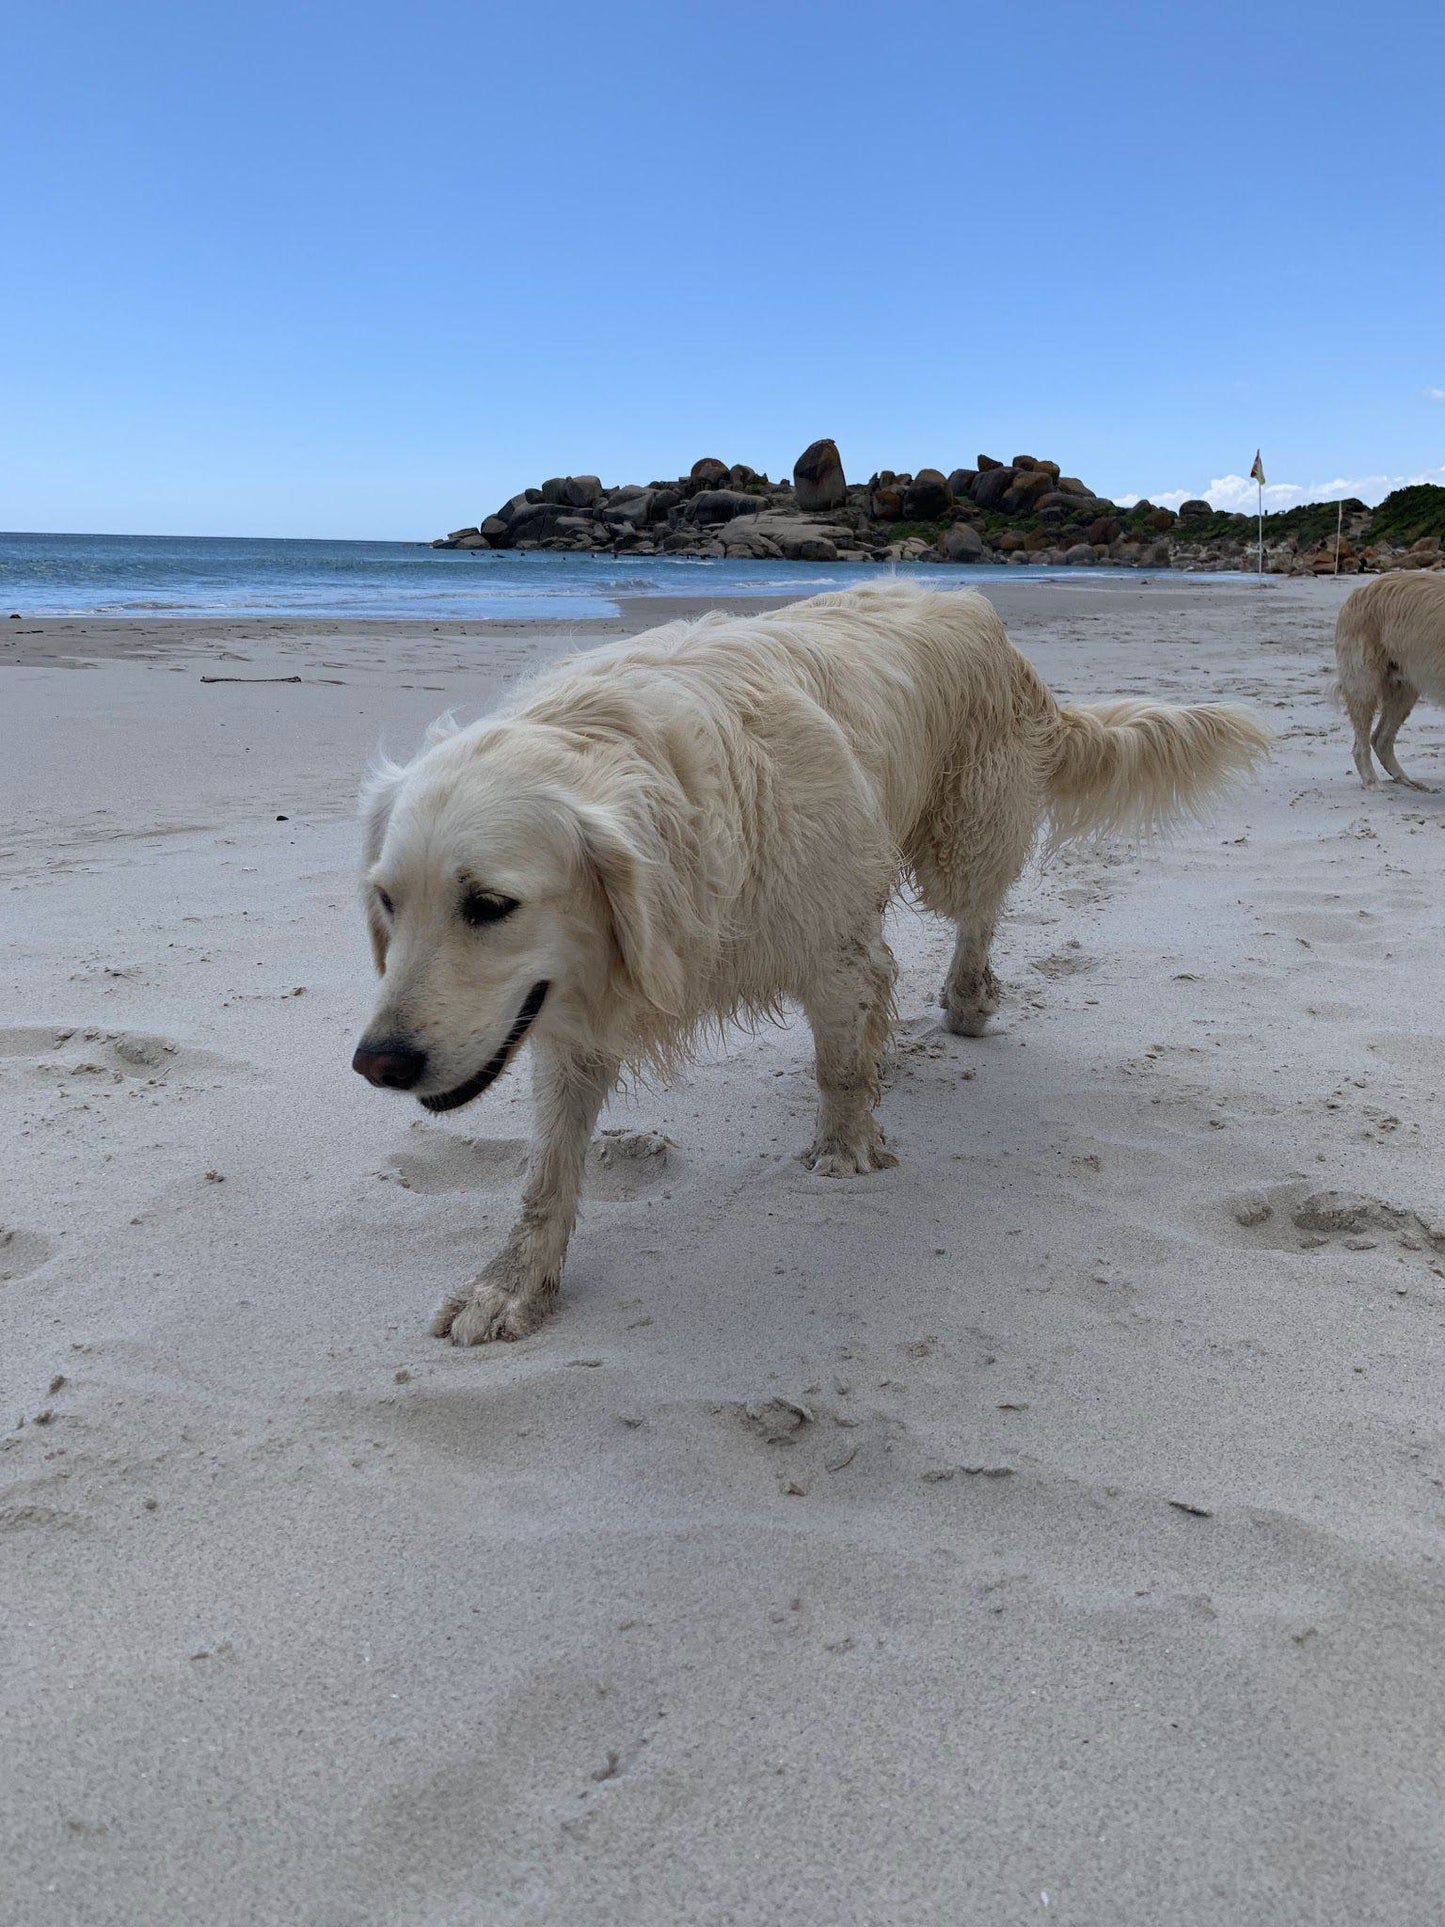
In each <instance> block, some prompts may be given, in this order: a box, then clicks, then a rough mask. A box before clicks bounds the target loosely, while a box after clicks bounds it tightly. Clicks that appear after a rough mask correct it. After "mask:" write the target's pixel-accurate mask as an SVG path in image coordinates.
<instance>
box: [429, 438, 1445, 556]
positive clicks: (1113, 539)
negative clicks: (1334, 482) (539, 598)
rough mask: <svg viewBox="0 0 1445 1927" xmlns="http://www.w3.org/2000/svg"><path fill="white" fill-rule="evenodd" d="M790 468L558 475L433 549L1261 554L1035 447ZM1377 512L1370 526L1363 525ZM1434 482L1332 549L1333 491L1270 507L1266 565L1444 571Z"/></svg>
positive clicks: (1209, 515)
mask: <svg viewBox="0 0 1445 1927" xmlns="http://www.w3.org/2000/svg"><path fill="white" fill-rule="evenodd" d="M793 477H794V479H793V481H792V482H788V481H779V482H770V481H769V480H768V477H767V476H766V475H765V474H762V473H760V472H759V471H758V470H757V469H754V468H751V467H750V466H749V465H748V464H747V463H746V462H735V463H733V464H732V465H731V466H729V465H728V464H727V463H725V462H722V461H720V460H718V459H717V458H716V457H714V456H706V457H704V458H703V459H702V460H701V461H698V462H694V463H693V465H692V467H691V469H690V470H689V471H688V473H687V474H686V475H680V476H677V477H674V478H671V479H661V480H654V481H651V482H647V483H632V484H629V485H627V486H625V487H620V488H608V487H606V486H604V484H603V482H602V481H601V479H600V477H598V476H596V475H554V476H550V477H549V478H548V479H547V480H546V481H545V482H544V483H543V484H542V485H541V487H540V488H527V489H523V490H521V491H520V492H519V493H518V494H516V495H513V496H512V497H511V499H510V500H509V501H506V502H504V503H503V504H502V506H501V507H500V508H499V509H498V510H497V512H496V513H495V514H494V515H489V516H488V517H487V518H486V519H485V521H483V522H481V523H479V524H477V525H474V526H470V527H467V528H459V529H453V530H452V531H451V533H450V534H449V535H447V536H445V537H443V538H442V539H440V540H438V541H437V542H434V543H433V544H432V546H433V548H447V549H458V550H468V551H471V552H473V553H475V552H477V551H482V550H497V549H501V550H507V549H517V550H522V551H528V550H535V549H542V550H547V551H551V552H564V553H565V552H568V551H571V552H576V553H596V552H599V551H612V552H615V553H618V554H628V555H633V554H636V555H657V554H667V555H690V556H715V557H720V558H725V559H728V560H733V561H778V560H794V561H804V562H858V563H863V562H875V563H887V562H896V561H903V562H934V563H940V564H944V565H950V564H952V565H960V564H977V563H981V562H983V563H993V564H995V565H1000V564H1009V565H1012V564H1023V563H1034V564H1039V563H1043V564H1046V565H1054V564H1057V565H1061V566H1066V567H1070V568H1094V567H1099V566H1101V565H1111V566H1114V567H1118V568H1150V569H1155V568H1183V569H1191V570H1205V571H1208V570H1225V569H1228V570H1237V569H1240V568H1253V567H1254V566H1255V565H1256V550H1255V546H1254V545H1255V540H1256V524H1255V521H1254V518H1253V517H1252V516H1247V515H1242V514H1224V513H1221V512H1219V511H1217V510H1215V509H1214V508H1212V507H1211V506H1210V504H1209V503H1208V502H1206V501H1204V500H1202V499H1194V500H1191V501H1187V502H1184V503H1182V504H1181V506H1180V508H1179V510H1178V513H1177V514H1176V513H1175V511H1173V510H1172V509H1167V508H1160V507H1157V506H1156V505H1155V504H1154V503H1152V502H1149V501H1139V502H1136V503H1134V504H1133V505H1132V506H1130V507H1127V508H1120V507H1119V506H1117V505H1116V504H1115V503H1114V502H1111V501H1109V500H1107V499H1106V498H1104V497H1103V496H1099V495H1095V493H1094V492H1093V490H1092V489H1090V488H1088V487H1087V486H1086V485H1085V484H1084V483H1083V482H1082V481H1080V480H1079V478H1078V477H1077V476H1073V475H1065V474H1064V473H1063V472H1062V470H1061V468H1060V466H1059V464H1058V463H1057V462H1054V461H1049V460H1047V459H1045V458H1043V457H1041V456H1035V455H1015V456H1014V457H1013V458H1012V460H1010V461H1007V462H1003V461H1000V460H998V459H997V458H995V457H994V456H991V455H979V456H978V458H977V460H976V462H975V464H974V465H973V466H972V467H962V466H961V467H957V468H954V469H951V470H945V469H944V468H943V467H942V466H939V467H937V468H920V469H917V470H916V471H913V472H906V471H905V472H895V471H894V470H892V469H880V470H879V471H878V472H877V473H876V474H875V475H873V476H871V477H870V478H869V480H868V481H867V483H866V484H860V485H855V486H854V487H851V488H850V487H849V486H848V482H847V477H846V475H845V473H844V470H843V463H842V459H841V457H840V455H839V453H838V448H837V445H836V443H834V442H832V441H827V440H824V441H817V442H814V443H813V444H812V445H811V446H810V447H809V448H807V449H806V450H805V451H804V452H803V454H802V455H801V456H800V457H799V458H798V462H797V464H796V466H795V468H794V471H793ZM1372 525H1373V526H1372ZM1442 536H1445V489H1438V488H1433V487H1431V486H1428V485H1415V486H1412V487H1411V488H1409V489H1405V490H1399V491H1397V492H1396V494H1395V495H1393V496H1391V497H1389V498H1388V499H1387V501H1386V502H1384V503H1382V504H1381V505H1380V508H1379V509H1378V510H1373V511H1372V510H1369V509H1367V508H1366V507H1365V504H1364V503H1363V502H1351V503H1347V504H1346V505H1345V523H1344V530H1343V536H1342V539H1341V541H1340V544H1339V551H1338V558H1337V556H1336V545H1335V507H1334V504H1332V503H1330V504H1315V505H1313V506H1306V507H1305V508H1302V509H1295V510H1290V511H1288V512H1286V513H1283V514H1279V515H1273V516H1266V518H1265V569H1266V572H1267V573H1270V574H1297V575H1305V574H1312V575H1319V574H1327V573H1333V572H1334V569H1335V567H1336V562H1337V560H1338V566H1339V570H1340V573H1341V574H1346V575H1348V574H1358V573H1360V572H1362V571H1369V570H1374V569H1391V568H1397V569H1445V554H1442V549H1441V537H1442Z"/></svg>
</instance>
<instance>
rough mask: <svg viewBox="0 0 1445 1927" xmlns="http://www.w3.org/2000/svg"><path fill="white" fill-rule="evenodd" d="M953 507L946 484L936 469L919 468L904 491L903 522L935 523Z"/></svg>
mask: <svg viewBox="0 0 1445 1927" xmlns="http://www.w3.org/2000/svg"><path fill="white" fill-rule="evenodd" d="M952 507H953V497H952V496H951V495H950V494H949V492H948V483H947V482H946V481H945V480H944V479H943V476H942V474H941V473H940V472H939V470H938V469H936V468H921V469H919V471H918V473H917V474H916V475H915V476H914V478H913V480H912V481H911V482H910V483H909V485H908V487H907V488H906V489H905V490H904V494H903V519H904V521H905V522H936V521H937V520H938V519H939V517H940V516H942V515H947V513H948V511H949V510H950V509H951V508H952Z"/></svg>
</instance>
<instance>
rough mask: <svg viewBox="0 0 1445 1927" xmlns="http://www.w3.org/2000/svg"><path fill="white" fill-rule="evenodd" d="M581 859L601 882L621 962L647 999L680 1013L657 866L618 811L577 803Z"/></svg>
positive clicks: (676, 964) (677, 973)
mask: <svg viewBox="0 0 1445 1927" xmlns="http://www.w3.org/2000/svg"><path fill="white" fill-rule="evenodd" d="M578 818H579V820H580V823H581V827H582V840H583V844H584V847H585V849H586V852H587V860H588V862H589V863H590V864H591V866H592V869H593V871H594V873H595V875H596V877H597V880H598V882H599V883H600V884H601V886H602V893H603V895H604V896H605V897H606V899H607V907H608V909H609V911H610V912H611V916H612V929H613V933H614V935H615V936H616V938H617V947H618V949H619V950H620V951H621V953H622V962H623V965H624V967H625V968H626V970H627V974H628V976H629V977H631V979H632V981H633V983H634V984H635V985H636V986H637V988H638V990H639V991H640V992H641V994H642V995H643V996H644V997H645V998H646V999H647V1001H648V1003H650V1004H653V1005H655V1006H656V1007H657V1009H659V1010H663V1011H666V1012H667V1014H668V1015H669V1016H670V1017H680V1016H681V1015H682V1013H683V1005H684V1001H685V991H684V984H683V970H682V959H681V958H680V957H679V956H678V954H677V949H676V947H675V945H674V943H673V941H672V935H671V932H670V931H669V929H668V919H667V917H666V915H665V912H664V910H663V906H662V904H661V903H660V902H659V869H660V866H659V865H658V864H656V863H654V862H653V861H652V859H650V858H649V856H648V855H647V853H646V852H645V851H644V850H643V849H641V848H640V847H639V845H638V842H637V840H636V839H635V838H634V837H633V836H632V835H630V834H629V832H628V830H627V828H626V827H625V825H624V824H623V822H622V821H621V820H620V818H619V817H618V815H617V814H616V813H615V812H614V811H613V810H611V809H608V808H607V807H606V806H604V805H598V804H579V805H578Z"/></svg>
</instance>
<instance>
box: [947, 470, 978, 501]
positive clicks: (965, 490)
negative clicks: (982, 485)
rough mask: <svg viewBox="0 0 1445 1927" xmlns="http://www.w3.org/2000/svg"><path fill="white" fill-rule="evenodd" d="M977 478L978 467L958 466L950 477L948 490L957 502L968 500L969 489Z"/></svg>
mask: <svg viewBox="0 0 1445 1927" xmlns="http://www.w3.org/2000/svg"><path fill="white" fill-rule="evenodd" d="M977 480H978V470H977V469H976V468H956V469H955V470H954V471H953V473H952V475H950V476H949V478H948V492H949V494H950V495H951V496H952V497H953V499H954V501H955V502H964V501H967V500H968V495H969V490H970V489H971V488H972V487H973V484H974V483H975V482H976V481H977Z"/></svg>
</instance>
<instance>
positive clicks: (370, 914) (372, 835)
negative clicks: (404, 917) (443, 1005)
mask: <svg viewBox="0 0 1445 1927" xmlns="http://www.w3.org/2000/svg"><path fill="white" fill-rule="evenodd" d="M405 774H406V771H405V769H404V768H403V766H402V765H401V764H400V763H393V762H390V761H389V760H387V759H386V758H382V759H381V761H379V762H378V763H377V764H376V766H375V768H374V769H373V770H372V772H371V775H370V776H369V777H368V778H367V781H366V786H365V788H364V789H363V790H362V792H361V851H362V857H361V860H362V863H363V865H364V866H365V868H366V870H368V871H369V870H370V869H371V866H372V865H373V864H374V863H375V862H376V859H377V858H378V857H379V856H380V855H381V846H382V844H383V843H384V842H385V840H386V826H387V824H388V823H389V822H390V821H391V812H392V808H393V806H394V805H395V803H396V798H397V792H398V791H399V790H400V788H401V779H402V777H403V776H404V775H405ZM364 902H365V909H366V929H367V934H368V936H369V937H370V938H371V956H372V961H373V962H374V963H375V965H376V974H377V976H378V977H380V976H382V975H383V974H384V973H385V970H386V947H387V942H388V931H387V928H386V925H385V923H384V922H383V921H382V919H381V917H380V915H379V914H378V911H377V907H376V898H375V896H374V895H373V893H372V892H371V891H370V890H367V891H366V893H365V900H364Z"/></svg>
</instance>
